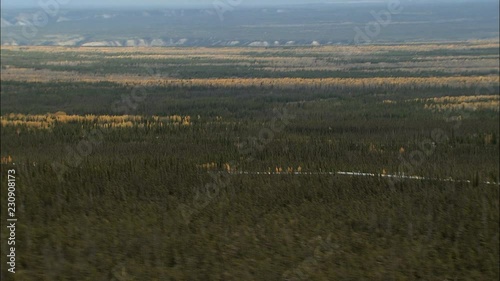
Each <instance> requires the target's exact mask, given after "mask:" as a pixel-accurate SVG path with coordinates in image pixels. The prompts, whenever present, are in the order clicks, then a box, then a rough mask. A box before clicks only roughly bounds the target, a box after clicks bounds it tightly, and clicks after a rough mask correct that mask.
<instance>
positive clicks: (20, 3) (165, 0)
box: [0, 0, 487, 7]
mask: <svg viewBox="0 0 500 281" xmlns="http://www.w3.org/2000/svg"><path fill="white" fill-rule="evenodd" d="M0 1H1V3H2V6H3V7H27V6H29V7H39V6H40V4H39V3H51V2H52V3H54V2H56V1H57V2H59V3H64V4H61V5H60V6H61V7H74V6H79V7H85V6H92V7H98V6H115V7H124V6H212V5H213V4H214V3H215V2H218V3H225V4H228V5H234V6H239V5H241V6H252V5H269V4H270V3H272V4H274V5H283V4H308V3H309V4H310V3H335V2H343V3H346V2H390V1H391V0H139V1H137V0H0ZM392 1H394V0H392ZM402 1H410V0H402ZM413 1H414V2H417V1H419V2H423V1H422V0H413ZM438 1H440V2H444V1H446V2H450V1H453V2H459V1H460V0H458V1H457V0H434V1H432V2H438ZM463 1H464V0H462V1H460V2H463ZM465 1H466V0H465ZM471 1H472V0H471ZM475 1H477V0H475ZM485 1H487V0H485Z"/></svg>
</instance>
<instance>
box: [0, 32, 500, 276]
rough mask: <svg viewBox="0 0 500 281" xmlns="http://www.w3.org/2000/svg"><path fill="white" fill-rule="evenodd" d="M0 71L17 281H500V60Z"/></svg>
mask: <svg viewBox="0 0 500 281" xmlns="http://www.w3.org/2000/svg"><path fill="white" fill-rule="evenodd" d="M1 58H2V83H1V109H2V114H1V115H2V119H1V157H2V165H1V175H2V182H1V186H2V194H1V200H2V210H1V211H2V220H3V221H5V219H6V218H7V215H6V212H5V209H6V208H4V202H7V194H6V192H4V191H5V190H7V180H6V177H7V171H8V170H10V169H15V170H16V174H17V181H16V186H17V187H16V204H17V210H16V214H17V218H18V222H17V244H16V245H17V249H18V250H17V253H16V254H17V256H18V263H17V266H16V272H17V273H16V274H15V275H14V279H12V280H23V281H24V280H48V281H49V280H50V281H52V280H498V278H499V277H500V273H499V268H498V264H499V200H498V198H499V184H498V182H499V181H500V179H499V164H498V160H499V136H500V129H499V94H500V93H499V88H498V87H499V80H498V72H499V69H498V59H499V54H498V42H490V41H477V42H464V43H453V44H444V43H434V44H410V45H392V46H389V45H370V46H368V45H367V46H358V47H345V46H344V47H342V46H339V47H317V48H312V47H311V48H185V49H183V48H132V49H129V48H123V49H121V48H119V49H114V48H52V47H51V48H47V47H3V48H2V50H1ZM271 78H272V79H271ZM339 171H345V172H362V173H371V174H374V175H375V176H373V177H364V176H355V175H339V174H338V173H337V172H339ZM384 175H396V176H397V175H405V176H418V177H419V178H418V179H408V178H398V177H394V178H390V177H384ZM420 177H421V178H420ZM7 236H8V229H6V228H3V229H2V237H7ZM2 243H4V240H3V239H2ZM7 255H8V252H7V249H6V247H4V245H2V264H3V265H5V264H6V262H7V260H6V259H7V258H6V256H7ZM4 277H5V278H7V277H8V278H12V276H10V275H9V276H7V272H5V271H2V280H3V279H4ZM6 280H7V279H6Z"/></svg>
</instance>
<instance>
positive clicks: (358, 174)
mask: <svg viewBox="0 0 500 281" xmlns="http://www.w3.org/2000/svg"><path fill="white" fill-rule="evenodd" d="M209 173H217V174H223V173H227V174H229V175H270V176H273V175H274V176H278V175H290V176H295V175H304V176H310V175H332V176H333V175H339V176H351V177H372V178H391V179H399V180H427V181H440V182H457V183H472V181H471V180H457V179H453V178H446V179H442V178H426V177H421V176H407V175H404V174H373V173H362V172H341V171H339V172H291V173H288V172H281V173H278V172H250V171H230V172H226V171H224V172H223V171H219V172H209ZM480 183H481V184H486V185H498V186H500V183H498V182H490V181H483V182H480Z"/></svg>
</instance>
